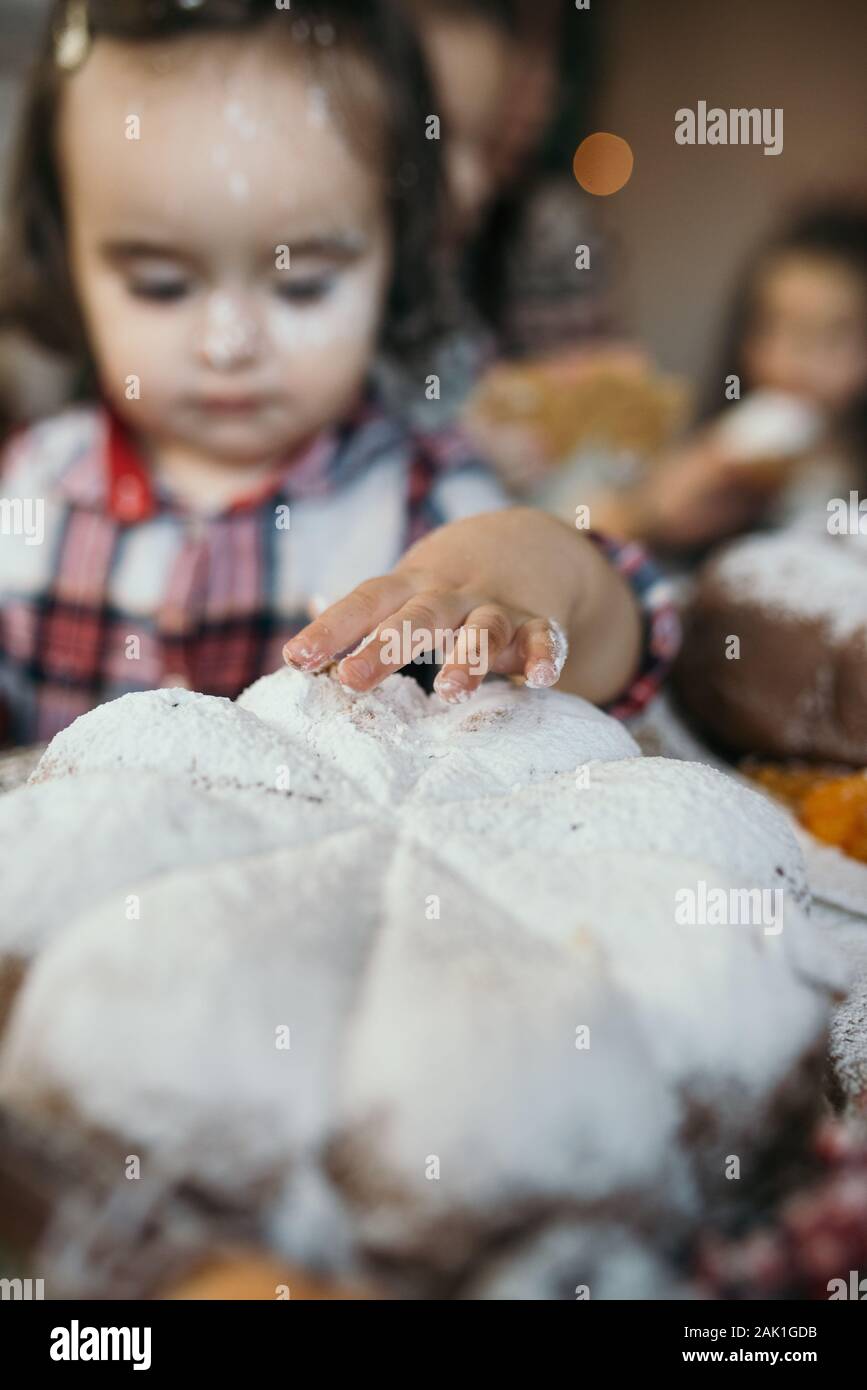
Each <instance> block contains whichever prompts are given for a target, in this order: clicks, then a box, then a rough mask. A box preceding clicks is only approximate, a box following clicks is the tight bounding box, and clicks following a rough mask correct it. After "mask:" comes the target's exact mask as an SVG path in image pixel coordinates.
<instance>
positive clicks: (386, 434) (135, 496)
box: [60, 392, 402, 526]
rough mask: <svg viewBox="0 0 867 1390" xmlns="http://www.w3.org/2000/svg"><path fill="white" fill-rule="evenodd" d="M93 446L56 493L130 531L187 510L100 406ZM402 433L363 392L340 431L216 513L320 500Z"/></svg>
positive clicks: (109, 411)
mask: <svg viewBox="0 0 867 1390" xmlns="http://www.w3.org/2000/svg"><path fill="white" fill-rule="evenodd" d="M99 426H100V428H99V430H98V431H97V437H96V440H95V442H94V447H93V448H92V449H88V450H87V451H86V452H84V453H83V454H82V455H81V456H80V457H78V458H76V459H75V460H74V461H73V463H72V464H71V466H70V467H69V469H68V470H67V471H66V473H65V475H64V477H63V479H62V481H61V484H60V486H61V489H62V491H63V493H64V494H65V496H67V497H68V498H70V500H72V501H75V502H78V503H79V504H80V505H83V506H87V507H96V508H98V509H100V510H104V511H106V512H107V513H108V515H109V516H111V517H113V518H114V520H116V521H117V522H119V523H120V524H121V525H126V526H131V525H135V524H137V523H139V522H142V521H146V520H148V519H149V518H151V517H153V516H156V515H157V514H158V513H159V512H161V511H170V512H176V513H177V512H184V511H186V508H185V507H184V506H183V504H182V503H180V502H179V501H178V499H177V498H175V497H173V496H172V495H171V494H170V493H169V492H168V491H167V490H166V489H165V488H164V487H162V486H161V485H160V483H159V482H158V481H157V480H156V479H155V478H154V477H153V475H152V474H151V472H150V469H149V468H148V466H147V463H146V462H145V460H144V458H143V457H142V455H141V453H140V452H139V449H138V448H137V446H136V443H135V440H134V438H133V435H132V432H131V431H130V430H129V429H128V428H127V426H126V425H125V424H124V422H123V421H122V420H121V419H120V417H119V416H118V415H117V413H116V412H115V411H114V410H113V409H112V407H111V406H109V405H108V404H106V403H103V404H102V405H101V407H100V420H99ZM400 434H402V431H401V430H400V428H399V427H398V426H396V425H395V424H394V423H393V422H392V421H391V420H389V419H388V418H387V417H386V416H385V414H384V412H383V410H382V407H381V405H380V402H379V400H378V398H377V396H376V395H375V394H374V393H373V392H368V393H366V394H365V396H364V398H363V399H362V400H361V401H360V403H359V404H358V406H357V407H356V409H355V410H354V411H353V412H352V414H351V415H350V417H349V418H348V419H347V420H345V421H344V422H343V423H342V424H341V425H340V426H339V427H335V428H332V429H329V430H325V431H323V432H322V433H321V434H318V435H316V436H315V437H314V438H313V439H312V440H310V441H308V443H306V444H305V445H303V446H302V448H301V449H299V450H297V451H296V452H295V453H294V454H292V455H291V456H287V459H286V461H285V465H284V466H283V467H281V468H278V469H277V470H276V471H275V473H273V474H272V475H271V476H270V477H269V478H267V479H265V480H264V481H263V482H260V483H259V484H257V486H256V487H255V488H251V490H250V492H249V493H244V494H243V495H242V496H240V497H238V498H236V499H235V500H234V501H233V502H232V503H231V504H230V505H228V506H226V507H224V508H222V509H221V510H220V511H219V512H218V513H216V514H217V515H221V516H227V515H233V514H235V513H238V512H244V511H249V510H252V509H253V508H255V507H257V506H261V505H262V504H263V503H264V502H266V501H267V500H268V499H269V498H271V497H276V496H287V497H289V498H290V499H300V498H303V497H323V496H326V495H327V494H328V493H330V492H333V491H334V489H335V488H336V487H338V486H340V485H343V484H345V483H346V482H348V481H349V480H350V479H351V478H352V477H354V476H356V475H357V474H358V473H360V472H362V471H363V470H364V469H366V468H367V467H368V466H369V465H370V463H371V462H372V461H373V459H374V457H375V456H376V455H377V454H379V453H381V451H382V450H383V448H386V447H388V446H389V445H394V444H395V443H396V442H397V437H398V435H400Z"/></svg>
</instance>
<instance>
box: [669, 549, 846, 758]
mask: <svg viewBox="0 0 867 1390" xmlns="http://www.w3.org/2000/svg"><path fill="white" fill-rule="evenodd" d="M674 680H675V686H676V690H677V693H678V698H679V700H680V702H681V704H682V706H683V707H684V709H685V710H686V712H687V714H688V715H690V717H691V718H692V719H693V720H694V721H695V722H696V723H697V724H698V725H699V727H700V728H701V729H702V730H703V732H704V733H705V734H707V735H709V736H710V737H711V738H712V739H713V740H714V741H715V742H716V743H717V744H719V745H720V746H722V747H723V748H725V749H726V750H727V751H728V752H730V753H757V754H764V755H769V756H771V757H783V758H806V759H809V760H816V761H823V762H835V763H846V764H854V765H857V766H863V765H865V764H867V538H865V537H861V536H830V535H827V536H826V535H813V534H811V533H800V532H795V531H791V532H786V533H783V534H780V535H775V536H751V537H749V538H747V539H746V540H741V541H737V542H735V543H734V544H733V545H730V546H728V547H726V549H725V550H724V551H722V552H721V553H720V554H719V555H718V556H716V557H714V559H713V560H711V561H710V562H709V564H708V565H707V566H706V567H705V569H704V571H703V572H702V573H701V575H700V577H699V580H698V583H697V585H696V589H695V593H694V595H693V599H692V602H691V604H690V607H689V609H688V611H687V614H686V622H685V632H684V645H683V651H682V654H681V657H680V660H679V662H678V666H677V669H676V671H675V676H674Z"/></svg>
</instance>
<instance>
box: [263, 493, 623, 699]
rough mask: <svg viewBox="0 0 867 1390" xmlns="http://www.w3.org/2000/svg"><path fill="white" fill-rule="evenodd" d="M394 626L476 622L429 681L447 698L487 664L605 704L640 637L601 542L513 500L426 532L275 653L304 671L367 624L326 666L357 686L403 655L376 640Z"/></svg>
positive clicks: (428, 628)
mask: <svg viewBox="0 0 867 1390" xmlns="http://www.w3.org/2000/svg"><path fill="white" fill-rule="evenodd" d="M404 623H409V624H410V628H409V630H410V631H414V632H418V631H419V630H424V631H425V632H428V633H431V634H432V638H433V639H434V640H435V638H436V633H437V630H439V633H440V634H442V633H444V632H449V631H451V632H454V631H456V630H457V629H459V628H461V627H467V628H470V629H473V628H475V629H477V632H478V634H479V636H478V638H477V640H476V642H475V644H473V643H472V642H470V641H468V642H467V648H466V652H465V653H464V654H463V655H464V656H465V658H466V656H467V653H469V659H464V660H462V661H461V660H458V659H457V658H458V657H460V656H461V651H460V648H459V649H458V651H457V652H456V659H455V660H454V661H452V662H450V663H446V664H445V665H444V666H443V667H442V669H441V671H440V673H439V676H438V677H437V681H436V689H437V691H438V693H439V694H441V695H442V696H443V698H445V699H449V700H458V699H460V698H462V696H464V693H465V692H466V691H468V690H474V689H475V688H476V687H477V686H478V685H479V684H480V682H481V680H482V678H483V675H484V671H485V669H487V670H491V671H495V672H497V673H499V674H502V675H520V676H523V677H524V678H525V679H526V680H527V682H528V684H530V685H533V686H547V685H553V684H555V682H556V683H557V684H558V685H559V688H560V689H561V690H566V691H569V692H571V693H574V694H577V695H583V696H584V697H585V698H586V699H588V700H592V701H594V702H595V703H597V704H607V703H609V702H611V701H612V700H614V699H615V697H617V696H618V695H620V694H621V693H622V692H623V691H624V690H625V689H626V688H627V687H628V686H629V685H630V682H631V681H632V680H633V679H634V677H635V675H636V672H637V671H638V669H639V666H640V664H641V659H642V652H643V645H644V642H643V636H644V634H643V626H644V624H643V622H642V613H641V609H640V607H639V603H638V601H637V599H636V597H635V593H634V590H633V588H632V586H631V585H630V584H629V583H628V582H627V580H626V579H625V578H623V577H622V575H621V574H620V573H618V570H617V569H616V568H615V566H614V565H613V564H612V563H611V562H610V560H609V559H608V557H607V556H606V554H605V553H604V550H603V549H602V548H600V547H599V546H598V545H595V544H594V543H593V542H592V541H591V540H590V539H588V537H587V536H586V535H582V534H581V533H580V532H578V531H576V530H574V529H572V528H571V527H569V526H567V525H566V524H565V523H564V522H562V521H558V520H557V519H556V518H554V517H551V516H548V515H546V514H545V513H543V512H538V511H534V510H531V509H529V508H523V507H515V508H511V509H508V510H504V511H498V512H492V513H487V514H485V515H482V516H474V517H469V518H467V519H466V520H463V521H456V522H453V523H451V524H450V525H447V526H442V527H440V528H439V529H438V530H436V531H433V532H431V533H430V534H429V535H427V536H425V537H424V538H423V539H422V540H421V541H419V542H417V543H416V544H415V545H414V546H412V547H411V549H410V550H408V551H407V553H406V554H405V555H404V556H403V558H402V559H401V560H400V562H399V563H398V564H397V566H396V567H395V569H394V570H393V571H392V572H391V574H387V575H383V576H381V577H380V578H377V579H370V580H367V581H366V582H365V583H364V584H360V585H359V586H358V588H356V589H354V590H353V592H352V593H351V594H349V595H347V597H346V598H344V599H341V600H340V601H339V602H338V603H335V604H332V605H331V607H330V608H328V609H326V610H325V612H324V613H323V614H322V615H321V616H320V617H319V618H317V619H316V621H315V622H313V623H311V624H309V625H308V626H307V627H306V628H304V629H303V631H302V632H300V633H299V634H298V635H297V637H295V638H293V639H292V641H291V642H289V643H287V646H286V649H285V656H286V659H287V661H290V662H291V663H292V664H293V665H297V666H300V667H301V668H302V669H304V670H309V671H315V670H318V669H321V668H322V667H323V666H325V665H327V664H328V663H329V662H330V661H332V660H334V659H335V658H336V657H338V656H340V654H341V653H344V652H347V651H352V650H353V649H354V648H355V647H356V646H357V645H358V644H359V643H360V642H361V641H362V640H363V639H364V638H365V637H366V636H367V635H368V634H370V633H372V632H376V633H377V635H378V636H379V638H380V639H381V640H379V641H377V640H373V641H370V642H368V643H367V645H365V647H364V649H363V651H361V652H359V653H358V654H355V655H352V656H350V657H347V658H345V659H344V660H342V661H341V662H340V666H339V671H338V674H339V676H340V678H341V679H342V680H343V681H344V682H345V684H346V685H348V686H350V687H351V688H352V689H355V690H369V689H370V688H371V687H372V686H374V685H376V684H377V683H378V682H379V681H381V680H382V679H383V678H384V677H385V676H387V675H389V674H390V673H391V672H393V671H395V670H397V669H399V667H400V666H401V665H404V664H406V662H407V661H408V659H409V658H408V657H407V656H406V654H405V652H402V653H401V659H397V658H396V657H395V656H394V653H393V650H392V652H390V651H389V649H388V646H389V643H388V640H387V633H388V632H396V633H398V634H400V633H402V632H403V631H404V627H403V625H404ZM558 628H559V629H560V631H561V633H562V635H563V636H565V638H566V643H568V655H566V653H565V651H564V647H565V644H564V643H563V641H562V639H561V636H560V634H559V633H558ZM481 634H486V641H487V654H488V659H487V664H486V666H484V667H481V668H480V667H479V665H478V664H477V663H474V661H473V659H472V658H473V655H474V654H475V653H478V652H479V651H480V650H481V651H484V646H483V645H482V643H483V641H484V640H485V639H484V638H483V637H482V636H481ZM440 640H442V637H441V638H440ZM393 645H394V644H393V643H392V647H393Z"/></svg>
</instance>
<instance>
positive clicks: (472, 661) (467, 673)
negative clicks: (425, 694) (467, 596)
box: [434, 603, 522, 704]
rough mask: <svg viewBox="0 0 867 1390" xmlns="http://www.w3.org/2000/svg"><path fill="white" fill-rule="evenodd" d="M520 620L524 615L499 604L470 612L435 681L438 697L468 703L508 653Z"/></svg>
mask: <svg viewBox="0 0 867 1390" xmlns="http://www.w3.org/2000/svg"><path fill="white" fill-rule="evenodd" d="M521 621H522V615H520V614H518V613H515V612H514V611H513V610H511V609H509V608H506V607H505V606H504V605H502V604H498V603H485V604H482V605H480V606H479V607H478V608H473V609H471V610H470V612H469V613H468V614H467V615H466V617H465V618H464V622H463V626H462V627H461V630H460V632H459V633H458V634H457V639H456V641H455V644H454V647H453V650H452V651H451V653H450V655H449V656H448V658H447V660H445V661H444V662H443V664H442V666H441V668H440V672H439V675H438V676H437V678H436V680H435V681H434V690H435V691H436V693H437V695H439V696H440V698H441V699H443V700H445V701H446V703H447V704H460V702H461V701H462V700H468V699H469V698H470V696H471V695H472V694H473V692H474V691H475V690H478V688H479V686H480V685H481V683H482V681H483V680H484V678H485V676H486V675H487V673H488V671H490V670H493V669H494V668H495V663H496V662H497V660H498V659H499V658H500V657H501V656H502V654H503V653H504V652H506V651H507V650H508V648H509V647H510V645H511V644H512V642H513V641H514V639H515V635H516V633H517V632H518V629H519V627H520V625H521Z"/></svg>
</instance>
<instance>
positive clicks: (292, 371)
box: [59, 35, 391, 463]
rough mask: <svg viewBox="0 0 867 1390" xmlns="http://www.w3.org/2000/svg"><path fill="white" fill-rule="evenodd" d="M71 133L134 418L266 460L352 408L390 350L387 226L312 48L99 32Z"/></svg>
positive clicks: (101, 310)
mask: <svg viewBox="0 0 867 1390" xmlns="http://www.w3.org/2000/svg"><path fill="white" fill-rule="evenodd" d="M133 116H136V117H138V118H139V121H140V138H139V139H129V138H127V133H126V132H127V129H128V128H129V129H134V127H133V126H130V123H129V118H130V117H133ZM59 147H60V148H59V157H60V161H61V170H62V177H63V185H64V191H65V201H66V206H67V217H68V229H69V252H70V263H71V268H72V273H73V278H74V281H75V285H76V289H77V293H78V296H79V300H80V303H81V306H82V311H83V313H84V317H85V321H86V324H87V329H88V333H89V338H90V343H91V346H92V349H93V352H94V355H95V358H96V361H97V365H98V369H99V373H100V379H101V383H102V386H103V389H104V391H105V392H106V394H107V396H108V397H109V398H110V399H111V400H112V401H113V403H114V404H115V405H116V406H117V408H118V409H119V411H120V412H121V413H122V414H123V415H124V417H125V418H126V419H127V420H128V421H129V422H130V423H131V424H133V425H134V426H135V427H136V428H138V429H140V430H141V431H143V433H144V434H145V435H146V436H147V435H150V436H152V437H153V438H154V439H155V440H156V441H159V442H163V443H169V442H171V443H173V444H180V445H183V446H185V447H187V448H189V449H192V450H195V451H200V452H202V453H204V454H206V455H209V456H212V457H213V458H215V459H218V460H227V461H249V462H251V463H252V462H258V461H261V460H264V459H267V458H269V457H271V456H273V455H276V454H279V453H281V452H283V451H285V450H286V449H288V448H291V447H292V446H293V444H297V443H299V442H301V441H302V440H303V439H305V438H306V437H307V436H309V435H311V434H312V433H314V432H315V431H317V430H319V429H321V428H322V427H323V426H324V425H327V424H329V423H332V422H335V421H337V420H339V419H340V417H341V416H342V415H343V414H344V413H345V411H346V410H347V408H348V407H350V406H351V405H352V404H353V403H354V400H355V398H356V397H357V394H358V392H359V390H360V388H361V386H362V384H363V381H364V378H365V375H366V373H367V371H368V369H369V366H370V362H371V357H372V354H373V352H374V349H375V344H376V340H377V336H378V332H379V327H380V320H381V316H382V309H383V302H384V298H385V295H386V291H387V287H388V282H389V277H390V271H391V245H390V233H389V223H388V217H387V209H386V204H385V198H384V193H383V189H382V187H381V185H380V183H379V181H378V180H377V178H376V176H375V174H374V173H372V172H371V170H370V168H369V167H368V165H367V164H365V163H363V162H361V161H360V160H359V158H358V157H357V156H356V155H355V153H354V152H353V151H352V150H351V149H350V148H349V146H348V144H347V142H346V139H345V137H344V134H343V130H342V127H341V126H340V125H339V124H338V123H336V122H334V121H333V120H332V118H331V115H330V112H329V105H328V98H327V96H326V93H325V92H324V90H322V89H321V88H318V87H317V86H316V84H315V82H314V81H313V80H312V79H311V78H310V77H309V76H308V75H307V74H306V72H305V70H304V68H303V65H302V64H301V62H300V61H298V60H290V61H288V62H287V60H286V58H285V56H284V55H283V53H282V52H279V53H274V54H273V55H269V53H268V52H267V50H266V49H265V47H264V46H263V45H256V44H247V45H244V46H240V45H239V44H238V41H237V39H231V38H227V37H226V36H222V35H217V36H208V37H207V38H206V39H204V40H203V39H202V38H201V37H199V38H196V39H195V40H192V41H190V40H181V41H175V42H173V43H170V44H167V45H164V46H163V45H160V46H159V47H157V46H153V47H148V48H143V47H137V46H136V45H133V44H121V43H115V42H108V41H106V40H99V41H98V42H97V44H96V45H95V47H94V50H93V52H92V54H91V56H90V57H89V59H88V61H87V62H86V64H85V65H84V67H83V68H82V69H81V71H80V72H78V73H76V74H75V76H74V77H73V78H72V79H71V80H70V82H69V86H68V88H67V92H66V95H65V99H64V104H63V107H62V112H61V122H60V140H59ZM281 247H282V248H286V247H288V249H289V252H288V258H287V256H286V254H285V249H284V251H283V252H282V253H281V251H280V249H279V248H281ZM287 260H288V266H289V268H288V269H287V268H278V265H279V264H280V263H281V261H282V265H283V266H284V267H285V265H286V262H287ZM131 377H137V378H138V380H139V382H140V399H139V400H129V399H127V396H126V390H127V383H128V380H129V378H131Z"/></svg>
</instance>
